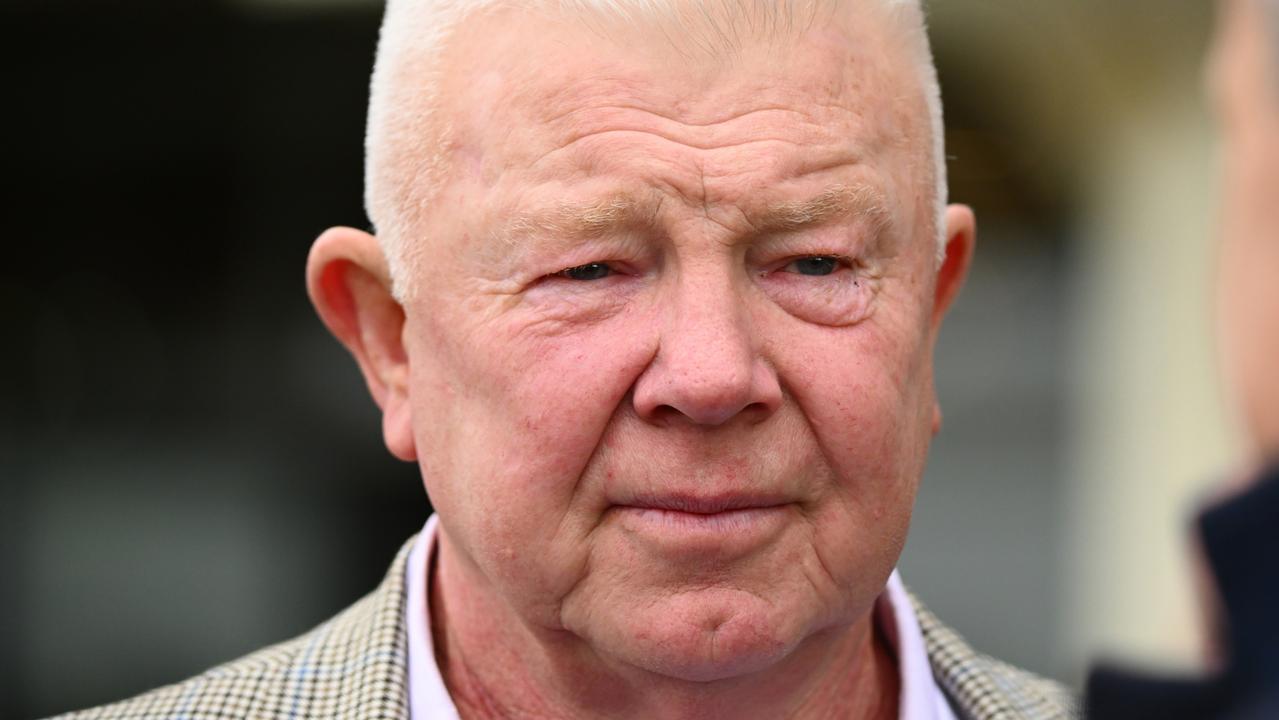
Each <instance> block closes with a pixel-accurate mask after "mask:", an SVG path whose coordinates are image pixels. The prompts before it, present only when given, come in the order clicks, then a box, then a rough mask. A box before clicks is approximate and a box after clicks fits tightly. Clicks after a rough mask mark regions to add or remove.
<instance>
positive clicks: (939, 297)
mask: <svg viewBox="0 0 1279 720" xmlns="http://www.w3.org/2000/svg"><path fill="white" fill-rule="evenodd" d="M976 245H977V219H976V217H975V216H974V215H973V211H972V208H969V207H968V206H966V205H951V206H950V207H948V208H946V256H945V257H944V258H943V259H942V265H941V268H940V269H939V270H938V271H937V286H936V291H935V293H934V296H933V318H932V324H933V331H934V332H936V331H937V330H938V329H939V328H940V327H941V321H942V318H944V317H945V315H946V311H947V310H949V309H950V306H951V304H952V303H954V301H955V298H956V297H957V296H958V295H959V290H960V288H962V287H963V286H964V281H965V280H966V279H967V278H968V268H969V266H971V265H972V261H973V252H974V250H975V249H976Z"/></svg>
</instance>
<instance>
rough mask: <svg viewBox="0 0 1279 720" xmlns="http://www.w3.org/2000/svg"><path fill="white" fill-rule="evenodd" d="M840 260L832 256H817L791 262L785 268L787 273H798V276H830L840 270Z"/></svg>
mask: <svg viewBox="0 0 1279 720" xmlns="http://www.w3.org/2000/svg"><path fill="white" fill-rule="evenodd" d="M840 262H841V261H840V259H839V258H837V257H834V256H831V255H815V256H813V257H806V258H800V259H798V260H793V261H791V263H790V264H788V265H787V266H786V267H784V268H783V270H784V271H786V272H791V273H796V274H798V275H810V276H813V277H822V276H825V275H830V274H832V273H834V272H835V271H836V270H838V269H839V266H840Z"/></svg>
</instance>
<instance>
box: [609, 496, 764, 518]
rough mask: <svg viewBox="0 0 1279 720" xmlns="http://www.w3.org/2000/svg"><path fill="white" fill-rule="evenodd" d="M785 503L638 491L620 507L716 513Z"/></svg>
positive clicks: (761, 498)
mask: <svg viewBox="0 0 1279 720" xmlns="http://www.w3.org/2000/svg"><path fill="white" fill-rule="evenodd" d="M786 504H788V503H787V501H786V500H785V499H783V498H780V497H776V496H771V495H746V494H735V493H734V494H724V495H692V494H678V493H677V494H669V495H640V496H636V497H634V498H632V499H630V500H629V501H627V502H623V503H618V505H619V507H625V508H635V509H639V510H662V511H667V512H673V513H683V514H688V515H719V514H724V513H732V512H736V511H742V510H766V509H769V508H776V507H780V506H782V505H786Z"/></svg>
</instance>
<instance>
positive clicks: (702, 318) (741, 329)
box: [662, 270, 755, 386]
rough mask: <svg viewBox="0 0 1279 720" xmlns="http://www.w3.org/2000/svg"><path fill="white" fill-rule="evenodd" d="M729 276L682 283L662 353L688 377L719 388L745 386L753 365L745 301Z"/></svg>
mask: <svg viewBox="0 0 1279 720" xmlns="http://www.w3.org/2000/svg"><path fill="white" fill-rule="evenodd" d="M735 280H736V278H734V277H732V276H731V275H730V274H729V273H724V272H716V271H713V270H711V271H705V270H704V271H701V272H690V273H686V274H684V276H683V277H681V278H680V282H679V287H678V290H677V291H676V293H675V302H674V303H672V306H671V308H670V313H669V315H668V317H667V319H666V327H665V328H664V332H663V333H662V347H663V349H665V350H667V353H666V354H667V356H668V359H669V360H671V362H672V364H673V365H674V366H675V367H677V368H679V369H680V370H681V371H683V372H685V373H689V374H690V375H697V376H700V375H702V374H708V375H710V377H708V378H707V379H708V380H712V381H718V383H717V384H721V385H725V386H728V385H738V384H742V376H744V375H749V369H750V366H751V364H752V361H753V360H754V356H755V349H754V345H755V343H754V336H753V333H752V328H751V327H750V323H749V320H748V319H747V313H746V309H745V307H744V305H743V298H742V297H741V288H739V287H738V286H737V283H736V282H735Z"/></svg>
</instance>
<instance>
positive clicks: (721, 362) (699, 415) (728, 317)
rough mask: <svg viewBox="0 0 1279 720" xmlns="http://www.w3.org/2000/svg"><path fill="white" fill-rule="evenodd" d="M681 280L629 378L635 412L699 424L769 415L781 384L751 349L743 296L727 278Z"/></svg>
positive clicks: (756, 419) (751, 334)
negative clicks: (650, 346)
mask: <svg viewBox="0 0 1279 720" xmlns="http://www.w3.org/2000/svg"><path fill="white" fill-rule="evenodd" d="M690 280H691V279H690ZM685 285H686V287H685V288H684V289H683V290H682V291H681V292H680V293H679V297H678V299H677V300H676V301H675V302H674V303H673V304H672V305H670V306H668V312H667V313H666V315H665V321H664V324H663V327H662V328H661V329H660V333H661V337H660V340H659V347H658V351H657V354H656V356H655V357H654V358H653V362H652V363H650V364H649V367H648V368H647V369H645V371H644V373H643V374H642V375H641V376H640V377H639V379H638V380H637V381H636V383H635V389H634V395H633V397H634V400H633V402H634V405H635V411H636V412H637V413H638V414H639V416H640V417H641V418H643V419H645V420H648V421H649V422H669V421H671V420H673V419H683V420H685V421H687V422H691V423H694V424H697V425H705V426H716V425H723V424H726V423H728V422H730V421H732V420H733V419H735V418H738V417H746V418H749V419H750V420H752V421H754V422H759V421H762V420H764V419H765V418H767V417H768V416H770V415H772V414H773V413H774V412H776V411H777V409H778V408H779V407H780V406H781V403H782V390H781V384H780V382H779V381H778V378H777V372H776V371H775V369H774V368H773V367H772V365H771V364H770V363H768V362H767V361H766V360H765V359H764V358H763V357H762V356H761V355H760V353H759V351H758V347H757V346H758V344H759V343H758V342H757V339H756V333H755V331H754V330H755V329H754V328H752V326H751V323H750V319H749V317H748V313H747V312H746V309H745V307H744V305H743V300H742V297H741V296H740V295H739V294H738V292H737V291H736V290H735V289H734V288H733V287H732V286H731V283H727V282H724V283H706V282H688V283H685Z"/></svg>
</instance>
